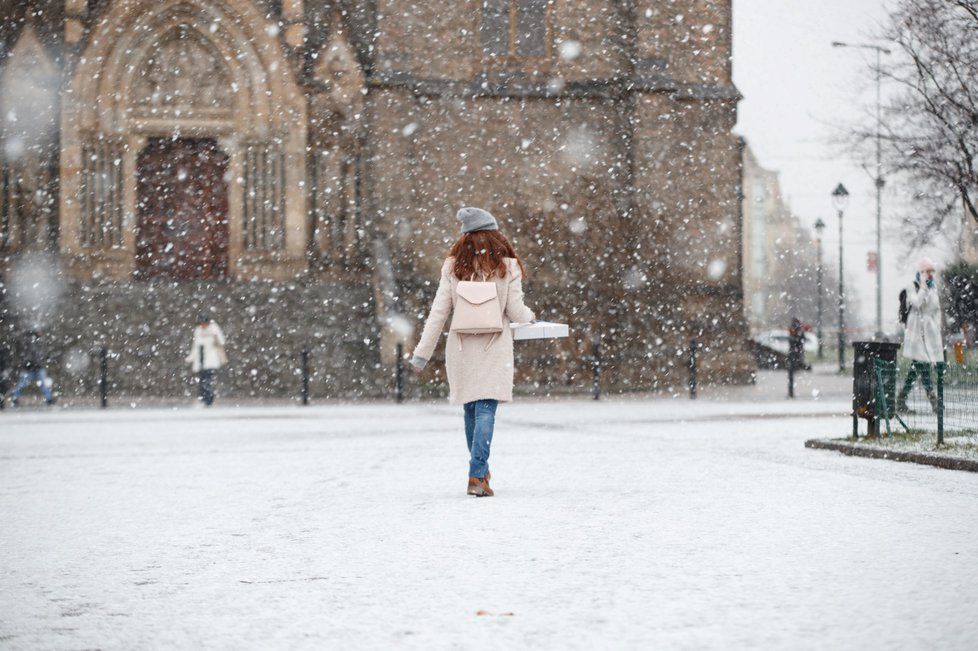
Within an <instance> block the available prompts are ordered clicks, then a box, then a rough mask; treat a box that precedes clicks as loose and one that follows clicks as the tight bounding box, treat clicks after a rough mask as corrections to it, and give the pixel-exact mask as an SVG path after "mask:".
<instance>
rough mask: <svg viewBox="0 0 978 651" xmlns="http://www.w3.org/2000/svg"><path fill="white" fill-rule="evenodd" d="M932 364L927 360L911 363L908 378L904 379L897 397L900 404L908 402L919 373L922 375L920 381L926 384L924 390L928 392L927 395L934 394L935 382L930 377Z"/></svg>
mask: <svg viewBox="0 0 978 651" xmlns="http://www.w3.org/2000/svg"><path fill="white" fill-rule="evenodd" d="M930 366H931V365H930V364H928V363H927V362H913V363H911V364H910V370H909V371H907V379H905V380H904V381H903V388H902V389H900V396H899V397H898V398H897V404H898V405H901V404H904V403H906V402H907V396H908V395H910V389H911V388H912V387H913V382H914V380H916V379H917V376H918V375H919V376H920V383H921V384H923V385H924V391H925V392H926V393H927V396H928V397H930V396H932V395H934V383H933V382H931V379H930Z"/></svg>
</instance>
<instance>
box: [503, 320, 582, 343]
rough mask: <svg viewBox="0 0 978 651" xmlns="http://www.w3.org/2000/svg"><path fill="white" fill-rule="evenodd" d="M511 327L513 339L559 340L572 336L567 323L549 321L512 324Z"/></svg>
mask: <svg viewBox="0 0 978 651" xmlns="http://www.w3.org/2000/svg"><path fill="white" fill-rule="evenodd" d="M509 327H510V328H512V330H513V339H514V340H515V341H519V340H521V339H559V338H560V337H566V336H568V335H569V334H570V329H569V328H568V327H567V324H566V323H551V322H549V321H537V322H535V323H510V324H509Z"/></svg>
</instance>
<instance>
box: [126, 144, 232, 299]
mask: <svg viewBox="0 0 978 651" xmlns="http://www.w3.org/2000/svg"><path fill="white" fill-rule="evenodd" d="M227 167H228V159H227V155H225V154H224V153H223V152H221V150H220V149H219V148H218V146H217V142H216V141H215V140H213V139H210V138H176V139H174V138H151V139H150V140H149V142H148V143H147V145H146V148H145V149H143V151H141V152H140V153H139V158H138V160H137V186H136V187H137V190H136V192H137V195H136V197H137V234H136V277H137V278H142V279H149V278H160V277H163V278H174V279H182V280H211V279H218V278H224V277H225V276H227V269H228V185H227V181H226V180H225V177H226V173H227Z"/></svg>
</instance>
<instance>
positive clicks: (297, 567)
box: [0, 398, 978, 649]
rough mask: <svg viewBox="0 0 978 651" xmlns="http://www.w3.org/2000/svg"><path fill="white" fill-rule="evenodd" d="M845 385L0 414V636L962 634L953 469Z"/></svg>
mask: <svg viewBox="0 0 978 651" xmlns="http://www.w3.org/2000/svg"><path fill="white" fill-rule="evenodd" d="M846 407H847V403H846V401H845V400H837V399H832V400H815V399H808V400H802V401H798V402H791V403H789V402H788V401H783V400H769V401H766V402H758V401H753V400H699V401H697V402H695V403H693V402H690V401H688V400H680V399H656V400H649V399H639V398H631V399H621V400H611V401H602V402H600V403H594V402H591V401H585V400H568V401H552V402H522V403H517V404H514V405H505V406H502V407H501V408H500V412H499V418H498V420H497V433H496V439H495V441H494V447H493V460H492V471H493V486H494V488H495V490H496V493H497V495H496V497H494V498H489V499H475V498H468V497H466V496H465V495H464V488H465V481H466V474H467V472H466V471H467V463H466V461H467V460H466V452H465V446H464V437H463V435H462V433H461V430H460V425H461V416H460V414H459V412H458V410H457V409H454V408H451V407H447V406H444V405H441V404H438V405H433V404H406V405H401V406H394V405H355V406H354V405H350V406H344V405H336V406H324V407H310V408H306V409H303V408H299V407H264V408H261V407H253V408H238V409H232V408H215V409H213V410H202V409H183V410H162V409H159V410H152V409H139V410H125V409H119V410H109V411H108V412H99V411H95V410H61V411H51V412H37V411H22V412H20V413H16V414H10V413H9V412H8V413H6V414H3V415H0V516H2V521H3V533H2V535H0V647H3V648H11V649H69V648H72V649H74V648H96V647H97V648H103V649H133V648H219V649H250V648H255V649H257V648H262V649H268V648H281V649H292V648H310V649H321V648H350V647H355V648H388V647H390V646H397V647H406V648H432V647H434V648H448V647H453V648H477V647H483V648H485V647H487V646H490V645H491V646H492V647H497V648H508V647H515V648H522V647H538V648H539V647H545V648H554V647H570V648H596V647H597V648H610V647H614V648H636V649H637V648H650V647H652V646H654V647H660V648H661V647H666V648H694V647H695V648H703V647H709V648H785V647H791V648H826V647H845V648H866V649H869V648H873V649H876V648H894V647H899V648H934V647H940V648H944V649H954V648H958V649H965V648H973V644H974V640H975V636H976V635H978V588H976V586H978V521H976V517H975V515H976V513H978V475H972V474H968V473H961V472H954V471H944V470H938V469H934V468H928V467H917V466H912V465H905V464H897V463H891V462H886V461H874V460H866V459H855V458H848V457H843V456H841V455H838V454H835V453H830V452H822V451H813V450H806V449H805V448H804V447H803V445H802V443H803V441H804V440H805V439H806V438H809V437H812V436H831V435H835V434H837V435H844V434H846V433H847V432H848V427H849V422H850V421H849V420H848V418H847V417H846V416H845V415H844V413H843V412H844V410H845V409H846Z"/></svg>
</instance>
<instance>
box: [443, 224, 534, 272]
mask: <svg viewBox="0 0 978 651" xmlns="http://www.w3.org/2000/svg"><path fill="white" fill-rule="evenodd" d="M448 255H450V256H451V257H453V258H455V266H454V267H453V269H452V272H453V273H454V274H455V277H456V278H458V279H459V280H468V279H469V278H471V277H473V276H481V275H483V274H484V275H485V276H486V278H492V277H493V276H499V277H500V278H505V277H506V272H507V268H506V258H513V259H514V260H516V264H518V265H519V267H520V273H521V274H523V276H524V277H525V276H526V268H525V267H523V261H522V260H520V257H519V256H518V255H516V250H515V249H514V248H513V245H512V244H510V243H509V240H507V239H506V238H505V237H504V236H503V234H502V233H500V232H499V231H475V232H473V233H465V234H464V235H462V237H460V238H458V241H457V242H455V244H454V245H452V250H451V251H450V252H449V254H448Z"/></svg>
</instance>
